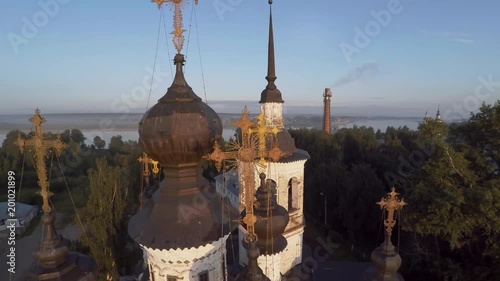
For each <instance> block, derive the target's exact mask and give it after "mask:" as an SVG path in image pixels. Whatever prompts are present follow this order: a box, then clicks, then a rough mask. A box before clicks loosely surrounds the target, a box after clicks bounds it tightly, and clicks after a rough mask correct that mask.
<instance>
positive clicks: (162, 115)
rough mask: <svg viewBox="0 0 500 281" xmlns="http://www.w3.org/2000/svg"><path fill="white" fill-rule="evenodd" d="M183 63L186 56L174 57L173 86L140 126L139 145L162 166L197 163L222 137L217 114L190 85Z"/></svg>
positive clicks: (147, 113) (146, 115)
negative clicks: (185, 75) (184, 72)
mask: <svg viewBox="0 0 500 281" xmlns="http://www.w3.org/2000/svg"><path fill="white" fill-rule="evenodd" d="M184 62H185V60H184V56H183V55H181V54H177V55H176V56H175V58H174V64H175V65H176V73H175V78H174V81H173V83H172V86H170V88H168V90H167V93H166V94H165V95H164V96H163V97H162V98H161V99H159V100H158V103H157V104H156V105H154V106H153V107H152V108H151V109H150V110H148V112H146V114H145V115H144V117H143V118H142V120H141V122H140V123H139V144H140V145H141V147H142V149H143V150H144V152H146V153H147V154H148V155H150V156H151V157H152V158H153V159H155V160H157V161H159V162H160V163H161V164H162V165H178V164H184V163H193V162H198V161H199V160H200V159H201V157H202V156H203V155H205V154H207V153H209V152H210V151H211V149H212V147H213V144H214V142H215V140H216V139H217V138H219V137H220V136H221V134H222V123H221V120H220V118H219V116H218V115H217V113H215V111H214V110H213V109H212V108H210V107H209V106H208V105H207V104H205V103H204V102H203V101H202V100H201V99H200V97H198V96H197V95H196V94H195V93H194V92H193V89H192V88H191V87H190V86H189V85H188V84H187V82H186V79H185V78H184V74H183V70H182V66H183V65H184Z"/></svg>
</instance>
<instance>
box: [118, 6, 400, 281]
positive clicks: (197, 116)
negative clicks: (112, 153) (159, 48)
mask: <svg viewBox="0 0 500 281" xmlns="http://www.w3.org/2000/svg"><path fill="white" fill-rule="evenodd" d="M152 2H156V4H158V7H161V5H162V4H164V3H165V2H170V3H169V4H171V5H173V6H174V19H175V20H174V22H175V25H174V32H173V33H172V34H174V38H173V42H174V45H175V48H176V50H177V54H176V55H175V58H174V64H175V77H174V79H173V82H172V84H171V86H170V87H169V88H168V90H167V92H166V94H165V95H164V96H163V97H161V98H160V99H159V100H158V102H157V104H155V105H154V106H152V107H151V108H150V109H149V110H148V111H147V112H146V113H145V115H144V116H143V118H142V120H141V122H140V124H139V144H140V146H141V148H142V149H143V151H144V153H146V154H147V155H148V156H149V157H151V159H154V160H156V161H158V163H159V164H160V165H161V166H162V167H163V174H164V179H163V180H162V181H161V182H159V183H156V185H153V186H151V187H150V189H149V192H145V193H144V194H143V195H142V200H143V208H142V209H141V210H140V211H139V212H138V213H137V214H136V215H135V216H133V217H132V218H131V219H130V221H129V229H128V232H129V235H130V237H132V239H133V240H134V241H136V242H137V243H138V244H139V245H140V247H141V248H142V250H143V256H144V266H143V268H144V271H145V273H144V274H143V275H142V276H141V279H140V280H152V281H157V280H166V281H177V280H184V281H187V280H189V281H209V280H211V281H220V280H224V281H225V280H241V281H250V280H252V281H257V280H262V281H264V280H269V281H282V280H320V279H317V278H314V276H313V275H314V273H313V272H308V273H307V274H305V275H304V274H302V275H300V276H295V275H294V274H293V273H292V272H293V269H294V268H295V269H297V268H299V267H303V264H302V263H303V246H304V238H303V237H304V229H305V220H304V211H303V204H304V202H303V195H304V165H305V163H306V161H307V160H308V159H309V157H310V156H309V154H308V153H307V151H304V150H301V149H299V148H297V147H296V146H295V142H294V140H293V139H292V137H291V136H290V134H289V133H288V131H287V130H286V128H285V123H284V118H283V104H284V99H283V95H282V93H281V92H280V90H279V89H278V87H277V85H276V83H275V81H276V79H277V76H276V65H275V52H274V34H273V18H272V8H271V7H272V4H273V1H272V0H268V2H269V5H270V10H269V31H268V32H269V34H268V36H269V39H268V54H267V61H268V67H267V76H266V80H267V85H265V88H264V90H263V91H262V92H261V93H260V100H259V101H258V102H259V104H260V112H259V114H258V118H257V120H256V121H252V120H250V118H249V117H248V112H247V111H246V109H245V110H244V111H243V113H242V117H241V119H240V120H239V121H238V122H236V125H237V126H238V127H239V128H240V129H241V131H240V132H241V138H242V142H241V143H236V144H233V148H234V147H236V148H237V149H236V150H234V151H232V152H230V151H229V152H228V151H222V150H221V149H220V146H219V142H220V139H221V133H222V123H221V120H220V118H219V116H218V115H217V114H216V113H215V111H214V110H213V109H212V108H211V107H210V106H208V105H207V104H206V103H204V102H203V101H202V100H201V98H200V97H199V96H198V95H196V94H195V92H194V91H193V89H192V88H191V87H190V86H189V85H188V83H187V81H186V79H185V77H184V70H183V67H184V64H185V62H186V61H185V57H184V55H183V54H182V48H183V43H184V36H183V31H184V30H183V29H182V11H181V4H182V3H183V1H182V0H179V1H165V0H153V1H152ZM196 2H197V1H195V2H194V3H195V4H196ZM257 96H258V94H256V101H257ZM229 159H232V160H233V161H234V162H235V163H236V164H235V165H233V169H231V170H228V171H226V170H225V164H224V163H225V161H227V160H229ZM207 160H209V161H214V162H215V163H216V166H217V168H218V170H219V172H221V173H220V174H219V176H216V177H215V183H212V184H211V183H210V182H209V181H208V180H207V179H206V178H205V177H204V175H203V165H204V163H205V164H206V161H207ZM255 170H257V172H256V171H255ZM236 237H237V238H236ZM233 238H234V239H233ZM386 238H387V236H386ZM388 238H389V239H388V241H387V239H386V243H384V245H382V246H381V248H380V249H379V251H378V252H376V251H374V254H373V255H372V259H374V262H375V264H376V267H377V271H378V272H379V274H376V270H371V271H370V270H365V268H366V265H362V268H363V270H362V272H360V276H369V275H373V276H375V277H373V278H371V279H366V280H402V277H400V276H399V275H398V274H397V272H396V271H397V268H399V265H400V264H401V260H400V258H399V255H398V254H397V253H396V252H395V251H394V247H393V246H392V243H390V235H388ZM235 241H236V242H237V244H236V243H235ZM230 252H232V255H233V257H232V258H231V257H230V254H229V253H230ZM235 252H237V253H238V254H237V256H235V254H234V253H235ZM380 255H382V256H381V257H379V256H380ZM389 256H390V257H389ZM229 259H231V262H232V263H233V264H234V263H237V264H238V267H237V268H234V266H231V264H230V263H229V262H228V260H229ZM235 259H236V260H235ZM388 259H392V260H391V261H389V262H388ZM375 260H376V261H377V262H378V263H377V262H376V261H375ZM377 264H378V265H377ZM386 264H390V266H389V267H391V269H390V270H389V269H387V268H386V267H388V266H387V265H386ZM370 272H371V273H370ZM285 276H286V277H285ZM377 276H378V277H377ZM381 276H385V277H387V278H385V277H384V278H383V279H380V278H382V277H381Z"/></svg>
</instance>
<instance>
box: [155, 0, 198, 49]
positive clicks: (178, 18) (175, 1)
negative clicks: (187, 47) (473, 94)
mask: <svg viewBox="0 0 500 281" xmlns="http://www.w3.org/2000/svg"><path fill="white" fill-rule="evenodd" d="M151 2H154V3H156V4H157V5H158V8H161V5H162V4H163V3H167V4H170V5H173V6H174V31H172V32H171V33H170V34H173V35H174V38H173V39H172V41H173V42H174V45H175V48H176V49H177V53H178V54H180V53H181V50H182V46H183V45H184V35H183V33H184V31H186V30H184V29H182V11H181V6H183V5H184V4H185V3H186V2H184V0H151ZM193 2H194V5H198V0H193Z"/></svg>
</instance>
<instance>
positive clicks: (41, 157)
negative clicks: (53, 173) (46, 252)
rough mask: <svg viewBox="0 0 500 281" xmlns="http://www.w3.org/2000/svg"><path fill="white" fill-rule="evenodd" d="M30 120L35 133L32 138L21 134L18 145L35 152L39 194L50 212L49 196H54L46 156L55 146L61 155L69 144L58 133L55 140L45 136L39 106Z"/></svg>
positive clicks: (22, 149)
mask: <svg viewBox="0 0 500 281" xmlns="http://www.w3.org/2000/svg"><path fill="white" fill-rule="evenodd" d="M29 120H30V122H31V123H33V126H34V128H35V134H34V135H33V137H32V138H31V139H28V140H24V139H22V138H21V136H20V135H19V136H18V138H17V141H16V143H15V144H16V145H17V146H18V147H19V149H20V150H21V152H24V149H26V148H33V150H34V152H35V159H36V163H35V169H36V173H37V176H38V184H39V185H40V191H39V192H38V194H40V196H42V199H43V205H42V209H43V211H44V212H45V213H50V211H51V208H50V205H49V198H50V196H52V195H53V194H52V192H50V191H49V182H48V181H47V169H46V166H45V158H46V156H47V155H49V153H48V150H49V149H50V148H54V150H55V152H56V153H57V154H58V155H60V154H61V152H62V150H63V149H64V148H65V147H66V146H67V145H66V144H65V143H63V142H62V141H61V136H60V135H57V139H55V140H45V139H44V136H43V130H42V124H43V123H44V122H45V121H46V120H45V118H43V117H42V116H41V115H40V110H39V109H38V108H37V109H36V110H35V115H34V116H33V117H31V118H30V119H29Z"/></svg>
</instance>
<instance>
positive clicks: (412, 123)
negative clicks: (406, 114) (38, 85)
mask: <svg viewBox="0 0 500 281" xmlns="http://www.w3.org/2000/svg"><path fill="white" fill-rule="evenodd" d="M32 116H33V115H31V114H30V115H0V143H3V141H4V140H5V137H6V134H7V133H8V132H9V131H11V130H14V129H18V130H21V131H24V132H29V131H31V130H32V127H33V125H32V124H31V123H30V122H29V121H28V119H29V118H31V117H32ZM42 116H43V117H44V118H45V119H46V120H47V122H45V123H44V124H43V128H44V131H51V132H53V133H57V132H62V131H64V130H66V129H74V128H75V129H79V130H81V131H82V132H83V134H84V136H85V137H86V141H85V142H86V143H87V144H89V145H90V144H92V143H93V140H94V137H96V136H99V137H101V138H102V139H103V140H105V141H106V144H109V141H110V139H111V137H113V136H117V135H121V136H122V139H123V140H124V141H128V140H132V141H136V140H137V139H138V138H139V134H138V132H137V129H138V124H139V122H140V120H141V118H142V116H143V114H142V113H140V114H139V113H131V114H114V113H104V114H85V113H80V114H43V112H42ZM219 116H220V117H221V119H222V123H223V125H224V128H225V129H224V130H223V133H222V136H223V138H224V139H225V140H228V139H229V138H230V137H232V136H233V135H234V128H230V127H229V126H228V125H229V124H230V123H231V121H235V120H237V119H238V118H239V116H240V115H239V114H219ZM316 119H317V120H316ZM316 119H307V118H306V119H303V118H296V119H294V118H293V117H291V118H289V119H287V125H290V126H295V125H296V126H299V127H312V128H321V126H322V125H321V124H319V123H318V122H322V119H321V118H316ZM346 119H349V123H348V124H342V125H340V126H338V128H352V127H353V126H354V125H357V126H367V127H373V128H374V130H375V131H376V130H377V129H380V130H381V131H382V132H385V130H386V129H387V127H388V126H393V127H396V128H398V127H402V126H407V127H408V128H409V129H411V130H416V129H417V127H418V124H419V122H420V121H421V120H420V119H419V118H382V117H381V118H364V119H361V118H356V117H352V118H350V117H346ZM304 120H306V121H304ZM307 120H309V121H307ZM315 120H316V121H317V122H316V121H315ZM318 120H319V121H318ZM297 122H298V123H297ZM316 123H318V124H316Z"/></svg>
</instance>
